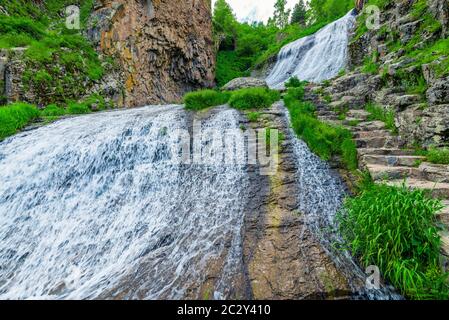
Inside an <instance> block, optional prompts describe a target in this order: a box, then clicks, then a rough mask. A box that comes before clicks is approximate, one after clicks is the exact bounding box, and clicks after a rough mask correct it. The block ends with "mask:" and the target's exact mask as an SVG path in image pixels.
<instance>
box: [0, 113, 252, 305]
mask: <svg viewBox="0 0 449 320" xmlns="http://www.w3.org/2000/svg"><path fill="white" fill-rule="evenodd" d="M187 118H188V116H187V113H186V112H185V111H184V110H183V109H182V107H179V106H165V107H145V108H140V109H133V110H126V111H119V112H109V113H101V114H95V115H87V116H80V117H77V118H71V119H66V120H62V121H59V122H56V123H54V124H52V125H49V126H47V127H42V128H40V129H37V130H34V131H32V132H25V133H21V134H19V135H17V136H15V137H12V138H10V139H7V140H6V141H4V142H2V143H0V181H1V183H0V299H5V298H6V299H16V298H18V299H33V298H51V299H93V298H99V297H100V298H112V297H120V298H128V299H133V298H146V299H154V298H168V299H171V298H182V297H184V296H185V290H186V288H188V287H189V286H195V284H197V283H202V280H204V279H203V277H204V276H205V272H204V271H205V268H206V265H207V264H208V263H209V262H210V261H211V260H213V259H215V258H217V257H219V256H223V255H224V256H225V257H224V258H223V261H224V262H223V264H224V266H223V271H222V277H227V276H228V275H226V274H225V273H226V272H231V273H232V272H235V271H233V270H234V269H235V268H234V267H235V266H234V265H235V264H238V263H240V261H236V260H235V259H236V258H235V257H239V256H240V255H239V254H236V253H235V251H238V250H240V247H239V246H240V240H239V239H240V238H239V237H240V236H241V235H240V233H241V227H242V224H243V217H242V215H241V212H242V206H243V205H244V203H243V201H241V199H242V198H244V195H242V193H243V192H244V190H245V189H246V188H247V187H248V186H247V184H248V180H247V176H246V172H245V171H244V169H243V168H242V167H241V166H238V165H233V166H225V165H223V166H220V165H218V166H217V165H214V166H199V165H194V164H192V165H175V164H173V163H170V162H169V161H165V160H168V159H169V158H170V157H172V156H173V155H172V154H171V152H170V150H169V149H168V148H167V143H168V135H167V132H172V131H174V130H176V129H186V128H187V127H188V124H187V123H188V121H187ZM202 126H203V127H204V128H206V127H212V128H218V129H223V130H224V129H229V128H230V129H232V128H238V112H236V111H234V110H229V109H219V110H218V111H217V112H216V113H215V114H213V116H211V118H210V119H208V120H207V122H203V124H202ZM240 131H241V130H240ZM209 142H210V141H207V139H205V140H204V141H202V143H201V147H205V146H206V145H208V144H209ZM216 295H217V296H220V292H217V293H216Z"/></svg>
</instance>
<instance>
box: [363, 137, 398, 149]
mask: <svg viewBox="0 0 449 320" xmlns="http://www.w3.org/2000/svg"><path fill="white" fill-rule="evenodd" d="M354 141H355V143H356V146H357V148H398V147H399V144H400V140H399V138H398V137H388V136H387V137H373V138H357V139H355V140H354Z"/></svg>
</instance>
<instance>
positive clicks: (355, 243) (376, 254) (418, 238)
mask: <svg viewBox="0 0 449 320" xmlns="http://www.w3.org/2000/svg"><path fill="white" fill-rule="evenodd" d="M441 209H442V205H441V203H440V201H438V200H434V199H432V198H431V197H429V196H428V195H427V193H426V192H425V191H422V190H415V191H412V190H409V189H408V188H407V187H406V186H405V185H404V186H402V187H392V186H387V185H375V184H372V183H371V184H366V185H365V186H364V189H362V191H361V193H360V195H359V196H357V197H355V198H349V199H347V200H346V202H345V205H344V209H343V210H342V212H341V213H339V215H338V220H339V225H340V231H341V234H342V235H343V238H344V240H345V242H346V244H347V245H348V246H349V249H350V250H351V252H352V254H353V255H354V256H355V257H356V258H358V259H359V260H360V262H361V263H362V264H363V266H365V267H367V266H370V265H376V266H378V267H379V269H380V271H381V273H382V276H383V277H384V278H385V279H386V280H387V281H389V282H391V284H392V285H394V286H395V287H396V288H397V289H398V290H399V291H400V292H401V293H402V294H403V295H404V296H406V297H408V298H411V299H448V298H449V286H448V275H447V274H444V273H443V272H442V271H441V268H440V267H439V256H440V246H441V244H440V241H441V240H440V237H439V235H438V231H439V230H438V228H437V227H436V213H437V212H438V211H439V210H441Z"/></svg>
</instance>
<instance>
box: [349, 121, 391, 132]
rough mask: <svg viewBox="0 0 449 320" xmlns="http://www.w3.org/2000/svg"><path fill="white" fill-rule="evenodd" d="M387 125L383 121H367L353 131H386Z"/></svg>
mask: <svg viewBox="0 0 449 320" xmlns="http://www.w3.org/2000/svg"><path fill="white" fill-rule="evenodd" d="M384 129H385V123H383V122H382V121H367V122H361V123H359V124H358V125H357V126H355V127H354V128H353V131H372V130H384Z"/></svg>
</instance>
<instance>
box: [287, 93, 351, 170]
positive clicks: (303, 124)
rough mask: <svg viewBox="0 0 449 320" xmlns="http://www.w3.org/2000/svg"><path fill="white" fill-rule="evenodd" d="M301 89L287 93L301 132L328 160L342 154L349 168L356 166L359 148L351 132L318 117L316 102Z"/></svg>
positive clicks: (295, 126)
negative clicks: (306, 98) (313, 102)
mask: <svg viewBox="0 0 449 320" xmlns="http://www.w3.org/2000/svg"><path fill="white" fill-rule="evenodd" d="M300 89H301V88H292V89H289V90H288V92H287V94H286V95H285V97H284V102H285V105H286V106H287V108H288V110H289V113H290V119H291V125H292V128H293V130H294V131H295V133H296V134H297V136H298V137H299V138H301V139H302V140H304V141H305V142H306V143H307V145H308V146H309V148H310V150H311V151H312V152H313V153H315V154H317V155H318V156H319V157H320V158H322V159H323V160H326V161H328V160H330V159H331V158H332V157H333V156H334V155H338V156H340V157H341V159H342V161H343V163H344V164H345V166H346V167H347V168H348V169H349V170H356V169H357V167H358V161H357V150H356V145H355V143H354V141H353V140H352V134H351V132H350V131H349V130H347V129H344V128H343V127H337V126H332V125H329V124H327V123H325V122H321V121H320V120H318V119H317V117H316V115H315V111H316V110H315V106H314V105H312V104H311V103H308V102H304V101H303V100H302V97H303V95H304V91H303V90H300Z"/></svg>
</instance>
